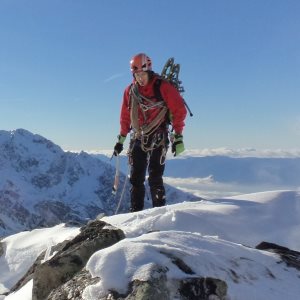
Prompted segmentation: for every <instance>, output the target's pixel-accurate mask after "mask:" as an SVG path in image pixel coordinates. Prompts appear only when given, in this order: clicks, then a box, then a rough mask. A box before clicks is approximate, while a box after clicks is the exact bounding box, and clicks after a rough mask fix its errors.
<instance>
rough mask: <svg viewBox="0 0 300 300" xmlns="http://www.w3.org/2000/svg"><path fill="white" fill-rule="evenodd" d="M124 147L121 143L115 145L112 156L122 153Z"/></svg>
mask: <svg viewBox="0 0 300 300" xmlns="http://www.w3.org/2000/svg"><path fill="white" fill-rule="evenodd" d="M123 149H124V147H123V144H121V143H119V142H118V143H116V145H115V148H114V156H117V155H119V154H120V153H121V152H122V151H123Z"/></svg>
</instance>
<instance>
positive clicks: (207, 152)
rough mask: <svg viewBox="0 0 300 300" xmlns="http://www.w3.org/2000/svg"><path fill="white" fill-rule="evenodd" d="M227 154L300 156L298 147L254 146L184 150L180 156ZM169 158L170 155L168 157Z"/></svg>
mask: <svg viewBox="0 0 300 300" xmlns="http://www.w3.org/2000/svg"><path fill="white" fill-rule="evenodd" d="M187 156H193V157H197V156H198V157H200V156H201V157H204V156H228V157H259V158H292V157H300V149H288V150H285V149H261V150H258V149H254V148H241V149H230V148H214V149H196V150H186V151H185V152H184V153H183V154H182V156H181V157H187ZM170 158H171V157H170Z"/></svg>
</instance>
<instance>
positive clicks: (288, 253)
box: [255, 242, 300, 271]
mask: <svg viewBox="0 0 300 300" xmlns="http://www.w3.org/2000/svg"><path fill="white" fill-rule="evenodd" d="M255 248H256V249H259V250H265V251H269V252H273V253H277V254H279V255H280V257H281V259H282V261H284V262H285V263H286V265H287V266H288V267H292V268H296V269H297V270H299V271H300V252H298V251H294V250H290V249H289V248H286V247H283V246H279V245H277V244H274V243H268V242H261V243H260V244H258V245H257V246H256V247H255Z"/></svg>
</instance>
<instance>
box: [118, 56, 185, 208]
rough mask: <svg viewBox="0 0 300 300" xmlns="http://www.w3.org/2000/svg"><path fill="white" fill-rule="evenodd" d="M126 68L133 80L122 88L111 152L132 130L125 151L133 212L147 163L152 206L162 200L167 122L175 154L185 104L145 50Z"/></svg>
mask: <svg viewBox="0 0 300 300" xmlns="http://www.w3.org/2000/svg"><path fill="white" fill-rule="evenodd" d="M130 69H131V72H132V74H133V82H132V84H130V85H129V86H128V87H127V88H126V89H125V92H124V96H123V102H122V107H121V116H120V124H121V129H120V135H119V136H118V142H117V143H116V145H115V147H114V155H119V154H120V153H121V152H122V150H123V143H124V141H125V139H126V136H127V134H128V133H129V132H130V131H132V134H131V141H130V146H129V151H128V155H129V162H130V164H131V171H130V183H131V185H132V187H131V209H130V211H131V212H134V211H140V210H143V208H144V198H145V185H144V182H145V177H146V171H147V167H148V174H149V178H148V182H149V187H150V192H151V197H152V204H153V207H158V206H164V205H165V204H166V196H165V188H164V184H163V178H162V177H163V173H164V170H165V164H164V163H165V157H166V153H167V149H168V145H169V139H168V133H169V132H168V127H169V124H170V123H171V125H172V127H173V130H174V132H175V134H172V136H171V141H172V152H173V153H174V155H175V156H176V155H179V154H180V153H182V152H183V151H184V144H183V136H182V131H183V127H184V125H185V124H184V120H185V117H186V108H185V105H184V100H183V99H182V97H181V96H180V94H179V92H178V91H177V89H176V88H175V87H174V86H173V85H172V84H171V83H169V82H167V81H165V80H162V79H161V78H160V77H159V75H158V74H156V73H154V72H153V71H152V61H151V59H150V58H149V57H148V56H147V55H146V54H144V53H140V54H137V55H135V56H134V57H133V58H132V60H131V61H130ZM157 89H159V95H158V92H157ZM159 98H160V99H159Z"/></svg>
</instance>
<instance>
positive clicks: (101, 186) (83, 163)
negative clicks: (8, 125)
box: [0, 129, 197, 236]
mask: <svg viewBox="0 0 300 300" xmlns="http://www.w3.org/2000/svg"><path fill="white" fill-rule="evenodd" d="M114 175H115V168H114V166H112V165H110V164H108V163H106V162H103V161H101V160H99V159H97V158H95V157H93V156H91V155H89V154H87V153H85V152H80V153H72V152H65V151H63V150H62V149H61V148H60V147H59V146H58V145H55V144H54V143H53V142H51V141H50V140H48V139H46V138H44V137H42V136H40V135H37V134H33V133H31V132H29V131H26V130H24V129H17V130H14V131H0V236H3V235H8V234H12V233H16V232H19V231H24V230H28V229H34V228H37V227H49V226H54V225H56V224H59V223H62V222H70V221H73V222H79V223H85V222H86V221H87V220H88V219H91V218H94V217H96V216H97V214H99V213H101V212H104V213H106V214H108V215H111V214H113V213H114V212H115V209H116V206H117V202H118V200H119V197H120V193H121V191H118V193H117V195H116V196H114V195H112V193H111V191H112V186H113V181H114ZM124 181H125V175H122V174H121V176H120V186H121V187H122V186H123V184H124ZM167 193H168V194H170V195H172V199H176V198H177V199H178V197H176V195H177V196H180V198H181V199H182V197H183V198H184V199H186V200H188V199H192V198H193V199H197V197H196V196H192V195H188V194H186V193H184V192H181V191H176V189H174V188H171V187H168V189H167ZM124 195H125V196H124V199H123V202H122V206H121V209H120V211H128V207H129V185H127V188H126V189H125V194H124ZM184 195H186V197H185V196H184ZM174 201H175V202H176V200H174ZM148 206H149V203H148ZM146 207H147V205H146Z"/></svg>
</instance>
